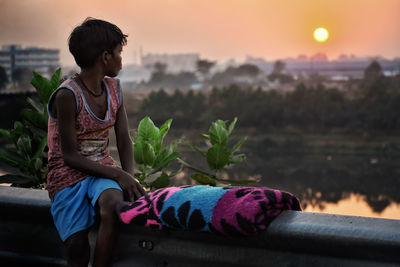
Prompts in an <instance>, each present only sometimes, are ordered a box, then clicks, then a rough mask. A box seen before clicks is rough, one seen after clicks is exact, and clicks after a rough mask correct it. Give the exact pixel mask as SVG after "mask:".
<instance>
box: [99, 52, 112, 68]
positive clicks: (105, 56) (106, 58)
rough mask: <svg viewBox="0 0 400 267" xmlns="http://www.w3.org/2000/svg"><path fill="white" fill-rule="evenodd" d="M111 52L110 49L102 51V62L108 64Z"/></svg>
mask: <svg viewBox="0 0 400 267" xmlns="http://www.w3.org/2000/svg"><path fill="white" fill-rule="evenodd" d="M110 58H111V54H110V52H108V51H103V53H101V62H103V63H104V64H105V65H107V63H108V61H110Z"/></svg>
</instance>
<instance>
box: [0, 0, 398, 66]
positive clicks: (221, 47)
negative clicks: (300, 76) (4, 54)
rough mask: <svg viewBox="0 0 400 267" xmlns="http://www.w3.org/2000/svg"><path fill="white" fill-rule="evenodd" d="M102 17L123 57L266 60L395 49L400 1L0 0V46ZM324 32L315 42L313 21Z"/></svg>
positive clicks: (60, 37)
mask: <svg viewBox="0 0 400 267" xmlns="http://www.w3.org/2000/svg"><path fill="white" fill-rule="evenodd" d="M88 16H92V17H97V18H101V19H105V20H109V21H111V22H113V23H115V24H117V25H118V26H119V27H120V28H121V29H122V31H124V32H126V33H128V34H129V39H128V46H127V47H126V48H125V52H124V54H123V56H124V63H131V62H133V61H134V55H135V52H134V51H135V50H136V51H138V48H139V47H140V46H142V47H143V50H144V52H145V53H147V52H154V53H163V52H166V53H192V52H196V53H200V55H201V57H203V58H207V59H213V60H219V61H223V60H226V59H228V58H236V59H243V58H244V57H245V56H246V55H251V56H256V57H264V58H266V59H269V60H274V59H278V58H285V57H289V56H290V57H296V56H297V55H299V54H306V55H311V54H314V53H316V52H325V53H327V55H328V57H329V58H330V59H334V58H336V57H337V56H338V55H339V54H342V53H346V54H355V55H358V56H376V55H382V56H384V57H387V58H390V59H391V58H394V57H399V56H400V0H323V1H321V0H90V1H87V0H85V1H84V0H68V1H67V0H18V1H16V0H0V45H3V44H11V43H17V44H23V45H35V46H40V47H48V48H59V49H60V50H61V63H62V64H63V65H72V64H73V58H72V56H70V55H69V52H68V48H67V41H66V40H67V38H68V35H69V33H70V32H71V30H72V29H73V27H74V26H76V25H77V24H79V23H80V22H82V21H83V20H84V19H85V18H86V17H88ZM319 26H322V27H325V28H327V29H328V31H329V33H330V38H329V39H328V41H327V42H326V43H317V42H316V41H314V40H313V37H312V33H313V30H314V29H315V28H316V27H319Z"/></svg>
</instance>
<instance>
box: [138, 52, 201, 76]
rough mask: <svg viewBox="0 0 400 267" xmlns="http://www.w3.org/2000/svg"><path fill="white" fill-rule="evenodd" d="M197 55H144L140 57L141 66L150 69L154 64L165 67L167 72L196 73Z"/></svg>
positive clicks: (198, 57)
mask: <svg viewBox="0 0 400 267" xmlns="http://www.w3.org/2000/svg"><path fill="white" fill-rule="evenodd" d="M199 59H200V56H199V54H195V53H192V54H146V55H144V56H142V58H141V62H142V66H143V67H146V68H151V67H153V66H154V64H155V63H157V62H159V63H164V64H166V65H167V72H170V73H179V72H182V71H191V72H194V71H196V68H197V61H198V60H199Z"/></svg>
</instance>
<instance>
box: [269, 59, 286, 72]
mask: <svg viewBox="0 0 400 267" xmlns="http://www.w3.org/2000/svg"><path fill="white" fill-rule="evenodd" d="M285 68H286V63H285V62H283V61H280V60H277V61H275V63H274V67H273V69H272V74H281V73H282V72H283V71H284V70H285Z"/></svg>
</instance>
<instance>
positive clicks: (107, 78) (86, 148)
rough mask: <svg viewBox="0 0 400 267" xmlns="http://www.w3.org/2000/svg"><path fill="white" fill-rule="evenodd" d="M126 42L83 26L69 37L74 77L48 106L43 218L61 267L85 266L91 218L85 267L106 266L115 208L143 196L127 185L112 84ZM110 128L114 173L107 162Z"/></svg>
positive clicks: (129, 164)
mask: <svg viewBox="0 0 400 267" xmlns="http://www.w3.org/2000/svg"><path fill="white" fill-rule="evenodd" d="M126 37H127V35H125V34H123V33H122V32H121V30H120V29H119V28H118V27H117V26H115V25H114V24H111V23H109V22H106V21H102V20H97V19H92V18H88V19H86V20H85V21H84V22H83V24H82V25H80V26H78V27H76V28H75V29H74V30H73V31H72V33H71V35H70V37H69V50H70V52H71V53H72V55H73V56H74V58H75V61H76V63H77V65H78V66H79V67H80V68H81V72H80V73H79V74H76V75H75V76H74V77H71V78H70V79H68V80H66V81H65V82H63V84H62V85H61V86H60V87H59V88H58V89H57V90H56V91H55V92H54V93H53V94H52V96H51V97H50V100H49V105H48V111H49V115H50V118H49V127H48V145H49V173H48V177H47V180H48V188H47V189H48V191H49V195H50V198H51V199H52V207H51V213H52V215H53V219H54V224H55V226H56V228H57V230H58V233H59V235H60V237H61V239H62V241H63V242H64V244H65V247H66V255H67V262H68V266H88V263H89V258H90V247H89V242H88V231H89V228H90V227H91V226H92V225H93V223H94V216H95V211H98V212H99V215H100V226H99V230H98V236H97V241H96V247H95V252H94V260H93V266H108V265H109V264H110V260H111V254H112V250H113V247H114V245H115V242H116V239H117V226H118V219H117V216H116V213H115V207H116V205H117V204H120V203H121V202H123V200H124V199H123V192H122V190H123V191H124V192H125V193H126V194H127V196H128V197H129V200H130V201H134V200H135V199H137V198H139V197H140V196H142V195H143V194H144V193H145V192H144V190H143V188H142V187H141V186H140V184H139V183H138V182H137V181H136V180H135V179H134V178H133V177H132V174H133V151H132V143H131V139H130V137H129V133H128V126H127V116H126V112H125V108H124V105H123V102H122V92H121V89H120V86H119V81H118V80H117V79H115V78H112V77H115V76H117V75H118V73H119V71H120V70H121V67H122V62H121V61H122V58H121V52H122V46H124V45H126V42H127V41H126ZM112 127H114V130H115V135H116V140H117V147H118V153H119V157H120V161H121V165H122V169H118V168H116V166H115V165H114V161H113V159H112V158H111V157H110V155H109V150H108V143H109V134H108V130H109V129H110V128H112Z"/></svg>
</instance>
